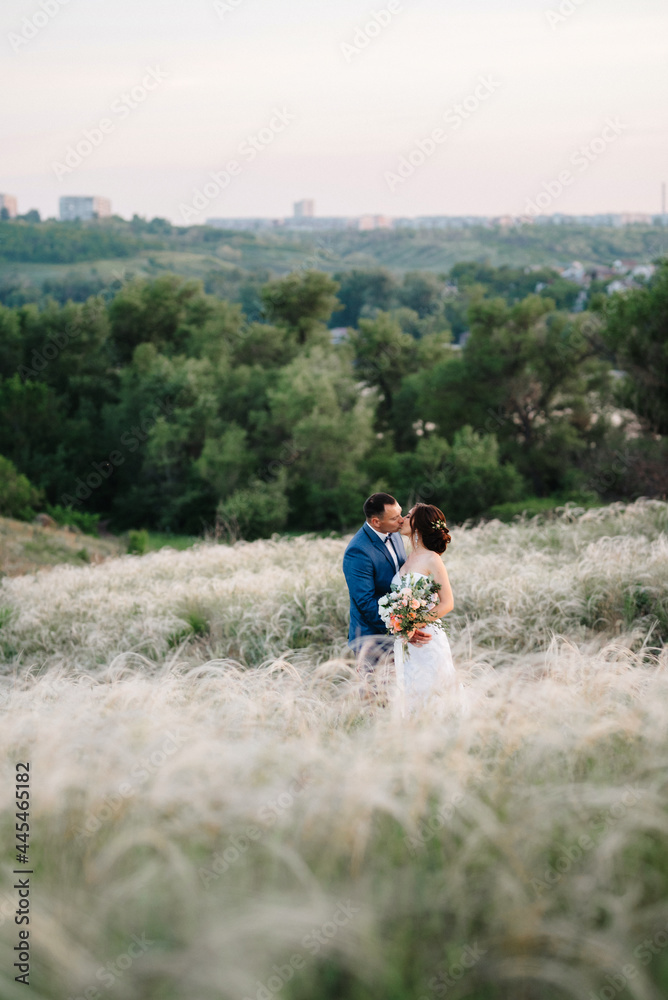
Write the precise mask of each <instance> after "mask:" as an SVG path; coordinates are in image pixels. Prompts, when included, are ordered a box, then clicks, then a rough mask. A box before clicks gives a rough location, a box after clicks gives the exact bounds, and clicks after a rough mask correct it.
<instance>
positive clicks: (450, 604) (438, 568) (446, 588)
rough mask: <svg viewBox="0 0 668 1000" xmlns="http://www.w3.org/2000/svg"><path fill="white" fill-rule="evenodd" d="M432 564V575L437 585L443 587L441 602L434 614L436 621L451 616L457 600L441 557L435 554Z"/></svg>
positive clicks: (440, 595) (430, 568)
mask: <svg viewBox="0 0 668 1000" xmlns="http://www.w3.org/2000/svg"><path fill="white" fill-rule="evenodd" d="M431 564H432V565H431V566H430V567H429V570H430V572H431V575H432V576H433V577H434V579H435V580H436V583H440V585H441V589H440V590H439V592H438V596H439V602H438V604H437V605H436V607H435V608H434V610H433V612H432V613H433V615H434V619H436V618H443V617H445V615H449V614H450V612H451V611H452V609H453V608H454V606H455V599H454V597H453V596H452V587H451V586H450V578H449V576H448V571H447V569H446V568H445V565H444V563H443V560H442V559H441V557H440V556H439V555H437V554H436V553H434V556H433V559H432V560H431Z"/></svg>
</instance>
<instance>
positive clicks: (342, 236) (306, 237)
mask: <svg viewBox="0 0 668 1000" xmlns="http://www.w3.org/2000/svg"><path fill="white" fill-rule="evenodd" d="M667 251H668V230H666V229H663V228H660V227H657V226H641V225H634V226H626V227H623V228H603V227H601V228H594V227H590V226H581V225H541V226H536V225H534V226H529V225H527V226H522V227H519V228H510V229H507V228H500V227H496V228H492V229H487V228H484V227H482V226H478V227H473V228H471V229H459V230H456V229H453V230H426V229H423V230H408V229H406V230H403V229H402V230H374V231H369V232H356V231H343V232H340V231H337V232H322V233H311V234H306V233H290V232H286V233H257V234H256V233H244V232H232V231H225V230H219V229H212V228H210V227H206V226H193V227H189V228H177V227H173V226H171V225H170V224H169V223H168V222H166V221H165V220H161V219H154V220H153V221H152V222H146V221H144V220H142V219H137V218H136V217H135V219H134V220H133V221H132V222H125V221H124V220H122V219H118V218H113V219H110V220H104V221H101V222H94V223H61V222H55V221H48V222H42V223H28V222H24V221H11V222H2V223H0V301H4V302H6V303H8V304H21V302H22V301H38V300H39V299H40V297H41V296H42V295H44V294H52V295H54V297H55V298H57V299H59V300H61V301H64V300H65V299H66V298H72V299H74V300H81V299H84V298H86V297H87V296H88V295H90V294H95V293H97V292H101V291H104V290H106V289H109V288H112V287H113V286H114V285H116V286H120V284H121V283H122V282H123V281H125V280H127V279H128V278H130V277H133V276H153V277H154V276H155V275H156V274H159V273H161V272H164V271H173V272H175V273H177V274H181V275H184V276H186V277H193V278H198V279H202V280H204V281H205V282H208V283H209V285H210V286H211V288H210V290H212V291H214V292H215V293H216V294H220V295H222V296H225V295H226V283H229V284H230V285H231V286H234V287H235V288H238V286H239V284H240V283H243V281H244V280H245V279H249V280H254V281H257V280H258V279H260V280H268V279H269V278H270V277H272V276H275V275H281V274H287V273H289V272H290V271H294V270H305V269H309V268H312V269H317V270H322V271H327V272H330V273H333V272H336V271H343V270H352V269H353V268H375V267H384V268H387V269H388V270H390V271H393V272H395V273H396V274H398V275H401V274H404V273H406V272H407V271H431V272H434V273H437V274H445V273H447V272H448V271H449V270H450V268H451V267H453V265H454V264H457V263H460V262H462V261H487V262H489V263H490V264H492V265H494V266H500V265H503V264H505V265H509V266H513V267H524V266H528V265H548V266H552V267H559V266H563V265H565V264H568V263H570V262H571V261H573V260H579V261H581V262H582V263H583V264H584V265H585V266H588V265H593V264H610V263H611V262H612V261H614V260H616V259H618V258H620V259H623V260H628V259H631V260H636V261H638V262H648V261H651V260H653V259H655V258H656V257H657V256H660V255H662V254H665V253H666V252H667ZM17 296H18V298H17Z"/></svg>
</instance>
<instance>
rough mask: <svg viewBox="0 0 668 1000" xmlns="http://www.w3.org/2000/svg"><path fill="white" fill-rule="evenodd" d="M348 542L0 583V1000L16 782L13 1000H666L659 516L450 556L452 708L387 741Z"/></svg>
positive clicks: (583, 522)
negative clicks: (363, 650) (25, 909)
mask: <svg viewBox="0 0 668 1000" xmlns="http://www.w3.org/2000/svg"><path fill="white" fill-rule="evenodd" d="M344 546H345V542H344V541H341V540H337V539H334V538H330V539H322V538H319V539H315V538H307V537H301V538H295V539H285V540H281V539H275V540H272V541H267V542H255V543H252V544H246V543H238V544H237V545H235V546H232V547H227V546H220V545H218V546H217V545H213V544H201V545H198V546H195V547H194V548H191V549H188V550H186V551H183V552H177V551H174V550H167V549H163V550H161V551H159V552H153V553H150V554H148V555H146V556H144V557H141V558H140V557H136V556H124V557H122V558H120V559H113V560H108V561H106V562H104V563H101V564H99V565H95V566H92V565H91V566H84V565H82V566H80V567H78V568H76V567H73V566H64V567H61V568H56V569H53V570H51V571H49V572H47V573H40V574H37V575H33V576H18V577H14V578H11V579H10V578H6V579H4V580H3V581H2V587H1V589H0V607H1V609H2V610H1V611H0V621H1V622H2V628H1V629H0V637H1V639H2V646H3V649H4V662H3V667H2V673H1V674H0V710H1V711H2V725H1V726H0V760H1V761H2V781H1V783H0V817H1V823H0V825H1V828H2V845H3V846H2V853H1V854H0V857H1V858H2V866H1V867H0V925H1V926H0V996H1V997H2V1000H13V998H14V997H22V996H24V992H23V987H22V986H21V985H20V984H15V983H14V981H13V973H12V972H11V969H12V962H13V961H14V960H15V959H14V958H13V951H12V949H13V948H14V946H15V945H17V944H18V939H17V931H18V928H17V927H16V926H15V925H14V923H13V913H14V911H15V910H16V906H17V890H16V889H14V888H13V885H14V878H15V877H14V876H13V875H12V870H13V868H14V867H17V866H16V863H15V852H14V851H13V850H12V845H13V842H14V822H15V820H14V814H15V811H16V810H15V807H14V798H13V789H14V780H15V765H16V763H17V762H19V761H21V762H23V761H30V766H31V795H32V812H31V824H32V829H31V843H32V847H31V854H30V859H31V862H32V865H31V867H32V868H33V869H34V872H35V874H34V875H33V876H32V880H33V892H32V897H31V900H32V910H31V924H30V931H31V937H30V945H31V951H32V975H31V996H32V997H33V998H35V1000H56V998H57V1000H62V998H67V997H72V998H75V997H84V996H85V997H87V998H88V1000H98V998H110V1000H111V998H124V1000H134V998H136V1000H221V998H224V1000H227V998H229V1000H237V998H238V1000H243V998H253V1000H254V998H257V1000H269V998H273V997H280V998H285V1000H335V998H344V997H345V998H350V1000H421V998H427V1000H433V998H437V997H441V996H447V997H449V998H450V997H452V998H457V1000H465V998H469V1000H562V998H573V1000H590V998H591V997H592V996H593V997H598V998H600V1000H612V998H613V997H619V998H621V1000H626V998H635V1000H659V998H661V997H665V995H666V991H667V990H668V903H667V902H666V899H667V897H668V862H667V861H666V838H667V837H668V783H667V779H666V760H667V759H668V724H667V723H668V708H667V705H668V658H667V655H666V649H665V646H664V643H665V641H666V639H667V638H668V505H667V504H665V503H660V502H658V501H638V502H637V503H635V504H633V505H628V506H624V505H621V504H620V505H614V506H613V507H608V508H601V509H595V510H589V511H583V510H578V509H570V510H567V511H565V512H564V513H563V514H562V515H561V516H560V517H558V518H556V519H551V520H542V519H540V518H538V519H534V520H525V521H523V522H516V523H512V524H502V523H501V522H499V521H492V522H489V523H487V524H484V525H481V526H479V527H476V528H472V529H468V530H464V529H458V530H457V531H453V543H452V546H451V547H450V548H449V549H448V553H447V555H446V564H447V566H448V569H449V573H450V577H451V580H452V585H453V591H454V594H455V611H454V612H453V614H452V616H451V643H452V647H453V654H454V660H455V664H456V665H457V668H458V671H459V673H460V676H461V680H462V681H463V683H464V685H465V704H464V705H461V704H459V705H455V704H448V703H447V701H445V702H444V701H437V702H435V703H434V704H432V705H431V706H430V707H429V708H426V709H425V710H424V711H423V712H422V713H421V714H419V715H418V716H416V717H415V718H413V719H411V720H408V721H402V720H401V718H400V716H399V713H398V711H397V706H396V705H395V703H394V700H393V693H392V680H391V677H390V678H387V679H386V682H387V685H388V688H387V691H388V701H387V704H385V705H383V704H382V703H376V704H373V703H368V702H365V701H363V700H362V699H361V698H360V692H359V688H358V683H357V680H356V676H355V672H354V669H353V664H352V662H351V660H350V657H349V656H348V654H347V650H346V647H345V630H346V619H347V595H346V591H345V584H344V581H343V577H342V574H341V570H340V565H341V557H342V554H343V549H344ZM19 867H20V866H19Z"/></svg>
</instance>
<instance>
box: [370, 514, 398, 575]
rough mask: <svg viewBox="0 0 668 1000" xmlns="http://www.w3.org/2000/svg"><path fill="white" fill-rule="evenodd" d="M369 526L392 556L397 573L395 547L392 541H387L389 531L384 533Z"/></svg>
mask: <svg viewBox="0 0 668 1000" xmlns="http://www.w3.org/2000/svg"><path fill="white" fill-rule="evenodd" d="M367 523H368V522H367ZM369 527H370V528H371V530H372V531H373V532H374V533H375V534H376V535H378V537H379V538H380V540H381V542H382V543H383V545H385V547H386V548H387V550H388V552H389V553H390V555H391V556H392V558H393V560H394V565H395V566H396V569H397V573H398V572H399V559H398V557H397V553H396V551H395V548H394V545H393V544H392V542H388V541H387V539H388V538H389V537H390V534H391V532H386V533H385V534H383V532H382V531H376V529H375V528H373V527H371V525H369Z"/></svg>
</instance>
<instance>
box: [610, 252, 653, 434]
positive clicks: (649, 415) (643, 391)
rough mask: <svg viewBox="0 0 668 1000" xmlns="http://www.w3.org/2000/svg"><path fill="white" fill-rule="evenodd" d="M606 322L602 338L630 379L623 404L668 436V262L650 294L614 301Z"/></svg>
mask: <svg viewBox="0 0 668 1000" xmlns="http://www.w3.org/2000/svg"><path fill="white" fill-rule="evenodd" d="M603 316H604V329H603V336H604V338H605V340H606V343H607V344H608V345H609V347H610V348H611V350H613V351H614V352H615V356H616V359H617V365H618V367H619V368H622V369H623V370H624V371H625V372H626V373H627V375H628V379H626V380H625V381H624V382H623V383H622V386H621V387H620V400H621V402H623V403H624V404H625V405H628V406H630V407H631V408H632V409H633V410H634V411H635V412H636V413H637V414H638V416H640V417H641V418H642V420H643V421H644V422H645V424H646V426H647V427H648V429H649V430H651V431H652V432H653V433H654V434H668V261H664V262H663V263H662V264H661V265H660V266H659V268H658V270H657V272H656V274H655V275H654V277H653V279H652V280H651V282H650V284H649V286H648V287H647V288H641V289H637V290H634V291H630V292H627V293H624V294H618V295H613V296H611V297H610V299H609V300H608V302H607V303H606V305H605V307H604V310H603Z"/></svg>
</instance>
